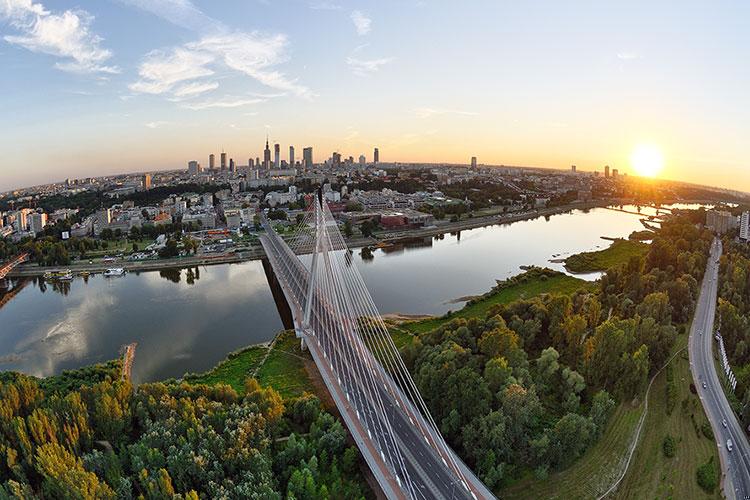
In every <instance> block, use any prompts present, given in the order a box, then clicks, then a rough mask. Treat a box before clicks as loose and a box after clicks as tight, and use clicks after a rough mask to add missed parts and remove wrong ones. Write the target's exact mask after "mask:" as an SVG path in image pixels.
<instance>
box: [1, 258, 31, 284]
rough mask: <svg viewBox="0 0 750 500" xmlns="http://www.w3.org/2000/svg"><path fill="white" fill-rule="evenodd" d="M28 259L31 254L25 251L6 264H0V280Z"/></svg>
mask: <svg viewBox="0 0 750 500" xmlns="http://www.w3.org/2000/svg"><path fill="white" fill-rule="evenodd" d="M27 260H29V254H28V253H26V252H24V253H22V254H20V255H17V256H16V257H14V258H13V259H12V260H10V261H8V262H6V263H5V264H2V266H0V280H3V279H5V277H6V276H7V275H8V273H10V272H11V271H12V270H13V268H15V267H16V266H17V265H19V264H22V263H24V262H26V261H27Z"/></svg>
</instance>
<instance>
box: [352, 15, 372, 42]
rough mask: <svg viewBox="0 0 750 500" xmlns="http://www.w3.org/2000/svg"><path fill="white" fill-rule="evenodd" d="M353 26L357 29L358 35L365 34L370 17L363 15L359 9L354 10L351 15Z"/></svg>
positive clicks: (368, 26) (368, 28) (370, 22)
mask: <svg viewBox="0 0 750 500" xmlns="http://www.w3.org/2000/svg"><path fill="white" fill-rule="evenodd" d="M351 18H352V22H353V23H354V27H355V28H356V29H357V34H358V35H360V36H361V35H366V34H368V33H369V32H370V29H371V24H372V19H370V18H369V17H367V16H366V15H364V14H363V13H362V12H361V11H359V10H355V11H353V12H352V15H351Z"/></svg>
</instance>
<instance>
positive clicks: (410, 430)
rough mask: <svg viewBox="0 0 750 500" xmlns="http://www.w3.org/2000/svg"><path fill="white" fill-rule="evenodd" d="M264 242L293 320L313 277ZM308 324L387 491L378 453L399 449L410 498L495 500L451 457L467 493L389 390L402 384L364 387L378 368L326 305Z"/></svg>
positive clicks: (325, 373)
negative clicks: (345, 347) (381, 411)
mask: <svg viewBox="0 0 750 500" xmlns="http://www.w3.org/2000/svg"><path fill="white" fill-rule="evenodd" d="M262 242H263V245H264V247H265V248H266V252H267V254H268V255H269V258H270V259H271V261H272V266H273V267H274V271H275V272H276V274H277V277H278V279H279V282H280V283H281V284H282V289H283V290H284V294H285V295H286V297H287V301H288V302H289V303H290V304H289V305H290V307H291V309H292V311H293V315H294V316H295V317H296V318H299V315H300V313H301V309H302V304H303V303H304V298H305V296H306V294H307V288H308V280H309V273H308V271H307V269H306V268H304V266H303V264H302V263H301V262H300V261H299V259H298V258H297V257H296V256H295V255H294V254H292V253H291V251H290V250H289V248H288V247H286V245H285V244H284V243H283V242H282V241H281V239H280V238H278V237H276V235H274V234H269V236H268V237H266V236H264V237H263V238H262ZM285 247H286V248H285ZM316 299H317V296H316ZM316 302H317V301H316ZM310 323H311V325H310V326H311V330H312V331H313V332H318V333H319V335H315V336H314V337H310V338H308V339H307V342H306V343H307V345H308V347H309V348H310V352H311V354H312V355H313V359H314V360H315V362H316V365H318V368H319V370H320V372H321V376H322V377H323V379H324V381H325V382H326V385H327V386H328V388H329V391H330V392H331V395H332V396H333V398H334V400H335V401H336V404H337V406H338V407H339V410H340V412H341V414H342V417H344V420H345V421H346V423H347V427H349V428H350V431H351V432H352V435H353V436H354V437H355V441H357V444H358V446H359V447H360V450H361V451H362V453H363V455H364V456H365V458H366V459H367V461H368V463H369V464H370V466H371V468H373V469H374V470H373V472H374V473H375V476H376V478H378V480H379V481H385V483H386V484H383V483H381V485H383V486H384V488H388V487H389V486H390V485H389V484H388V483H392V480H389V478H388V476H390V477H391V478H393V476H391V475H390V474H388V473H384V472H382V471H384V469H383V465H384V464H382V462H381V461H380V460H379V458H380V457H379V455H381V453H378V451H377V450H379V451H381V452H382V451H384V450H388V449H389V448H392V447H393V444H395V445H396V448H398V450H400V452H401V455H402V459H403V461H404V464H403V465H404V467H405V470H406V472H407V474H408V477H409V479H410V482H411V484H412V485H413V486H414V491H411V492H407V495H408V496H410V497H412V498H425V499H427V498H445V499H453V498H456V499H458V498H464V499H468V500H471V499H472V498H477V499H478V498H493V495H492V493H490V492H489V491H488V490H487V489H486V487H485V486H484V485H483V484H482V483H481V481H479V480H478V479H477V478H476V476H474V474H473V473H471V472H470V471H469V470H468V468H466V467H465V465H464V464H463V463H461V462H460V459H458V457H456V456H455V454H453V453H452V452H451V454H453V457H451V458H453V459H454V460H456V461H457V462H458V466H459V467H460V468H461V469H462V473H463V476H464V478H466V480H467V481H468V485H469V488H470V490H471V491H467V489H466V488H465V486H464V485H463V484H462V481H461V479H459V478H458V477H457V476H456V475H455V473H454V471H452V470H451V468H450V467H449V466H448V465H447V463H446V461H445V458H447V457H441V456H440V455H439V454H438V452H437V451H436V450H435V448H434V447H433V446H432V445H431V444H430V441H432V440H434V439H435V436H434V435H433V434H431V432H430V430H429V426H428V425H427V423H426V422H425V421H424V420H423V417H422V415H421V414H420V413H419V412H418V411H417V410H416V409H415V408H413V407H412V406H411V404H410V403H409V402H408V398H405V397H404V396H403V394H402V393H401V391H400V390H398V389H396V390H395V393H394V392H392V391H391V390H389V389H388V388H389V387H390V388H393V387H394V386H395V387H398V385H397V384H395V383H394V381H393V380H391V379H390V377H389V376H388V374H387V373H385V372H384V371H382V370H379V369H378V370H376V374H377V373H380V375H379V376H377V375H376V376H377V378H378V379H379V381H378V382H379V383H378V384H377V386H376V387H377V389H376V390H375V392H374V393H372V392H370V390H368V386H367V384H363V379H364V378H367V377H368V372H369V373H372V366H373V364H375V365H376V366H378V367H379V364H378V362H377V360H375V359H374V357H373V356H372V354H371V353H370V352H369V350H368V349H367V348H366V347H365V346H364V344H363V343H362V342H361V341H360V340H359V339H358V338H356V334H354V335H352V334H353V333H354V332H353V331H351V329H350V328H346V327H345V326H342V325H341V324H340V322H339V321H338V320H337V319H336V318H334V317H332V314H331V313H330V312H329V309H328V307H327V306H326V305H325V304H321V303H319V302H318V303H317V304H316V306H315V307H313V308H312V314H311V320H310ZM343 344H348V345H349V347H352V346H353V347H354V349H355V350H356V351H358V352H357V354H358V355H357V356H352V350H351V349H344V348H342V345H343ZM347 351H349V352H347ZM368 365H369V366H368ZM370 387H372V385H370ZM376 400H380V401H381V402H382V405H383V406H382V407H383V409H384V410H385V413H386V415H382V414H379V412H378V411H377V405H375V404H374V402H375V401H376ZM384 417H385V418H384ZM387 427H390V432H389V431H386V428H387ZM381 429H382V430H381ZM384 431H385V432H384ZM389 436H392V437H393V439H395V440H396V443H393V442H391V441H389ZM358 438H361V439H358ZM373 446H374V447H375V448H373ZM386 453H387V452H386ZM383 460H385V457H383ZM379 471H380V472H379ZM379 476H380V477H379ZM398 479H399V480H401V485H402V486H403V483H404V481H403V479H406V478H398ZM396 489H397V490H398V489H400V488H396ZM391 493H393V492H391Z"/></svg>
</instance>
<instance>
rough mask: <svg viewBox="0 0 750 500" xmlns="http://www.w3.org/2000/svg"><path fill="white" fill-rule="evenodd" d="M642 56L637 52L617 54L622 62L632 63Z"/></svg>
mask: <svg viewBox="0 0 750 500" xmlns="http://www.w3.org/2000/svg"><path fill="white" fill-rule="evenodd" d="M640 57H641V56H639V55H638V54H636V53H635V52H620V53H618V54H617V58H618V59H619V60H621V61H632V60H634V59H640Z"/></svg>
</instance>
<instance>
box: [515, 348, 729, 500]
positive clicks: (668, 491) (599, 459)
mask: <svg viewBox="0 0 750 500" xmlns="http://www.w3.org/2000/svg"><path fill="white" fill-rule="evenodd" d="M686 343H687V335H680V336H679V337H678V339H677V341H676V342H675V347H674V350H673V353H674V352H677V351H679V350H680V349H682V348H683V347H684V346H685V345H686ZM670 364H671V366H672V373H673V381H674V387H675V391H674V392H673V394H674V401H675V404H674V407H673V409H672V412H671V414H670V415H668V414H667V371H666V370H663V371H662V372H661V373H660V374H659V375H658V376H657V377H656V379H655V380H654V384H653V386H652V388H651V392H650V394H649V410H648V415H647V416H646V420H645V421H644V424H643V430H642V431H641V435H640V439H639V441H638V446H637V447H636V449H635V452H634V453H633V459H632V461H631V463H630V466H629V468H628V471H627V473H626V474H625V477H624V478H623V480H622V482H621V483H620V485H619V486H618V488H617V489H616V490H615V491H614V492H613V493H611V494H610V495H609V497H608V498H618V499H640V498H664V499H668V498H674V499H678V498H691V499H694V498H697V499H703V498H711V499H713V498H720V494H719V492H718V489H717V491H715V492H714V493H713V494H708V493H706V492H705V491H703V490H702V489H701V488H700V487H699V486H698V483H697V481H696V470H697V468H698V466H699V465H701V464H703V463H705V462H706V461H707V460H708V459H709V457H711V456H712V455H714V456H715V458H714V460H718V455H717V453H716V444H715V442H714V441H713V440H711V439H708V438H706V437H705V436H704V435H703V434H702V432H701V431H700V429H699V427H700V426H701V425H702V424H703V423H704V422H707V421H706V417H705V415H704V413H703V408H702V407H701V406H700V401H699V400H698V397H697V396H696V395H694V394H692V393H691V392H690V383H691V381H692V377H691V375H690V365H689V363H688V360H687V352H686V351H682V352H681V353H680V354H678V355H677V356H676V357H675V358H674V360H673V361H672V362H671V363H670ZM686 399H687V401H688V403H687V405H686V407H687V410H686V411H683V409H682V402H683V400H686ZM642 410H643V405H642V404H641V402H638V403H637V404H635V405H634V404H633V403H632V402H625V403H621V404H620V405H619V406H618V407H617V409H616V410H615V412H614V414H613V415H612V417H610V421H609V422H608V424H607V429H606V430H605V432H604V434H603V435H602V437H601V438H600V439H599V441H598V442H597V444H596V445H594V446H593V447H592V448H591V449H590V450H588V451H587V452H586V453H585V454H584V456H583V457H581V458H580V459H579V460H578V461H576V462H575V463H574V464H573V465H572V466H571V467H570V468H568V469H566V470H564V471H561V472H558V473H554V474H550V476H549V477H548V478H547V479H545V480H539V479H536V478H534V477H528V478H525V479H522V480H520V481H518V482H517V483H515V484H513V485H512V486H510V487H508V488H506V489H505V490H503V491H501V496H502V497H503V498H528V499H532V498H533V499H536V498H559V499H568V498H570V499H592V498H597V497H598V496H599V495H601V494H603V493H604V492H605V491H607V490H608V489H609V487H610V486H611V485H612V484H614V482H615V481H616V480H617V478H618V477H619V475H620V474H621V473H622V468H623V467H624V465H625V462H626V460H627V454H628V450H629V444H630V442H631V439H632V437H633V433H634V432H635V430H636V427H637V424H638V419H639V418H640V416H641V412H642ZM691 414H692V415H693V417H692V418H691ZM693 419H694V420H695V422H696V424H697V426H698V428H696V426H695V425H694V424H693ZM667 433H669V434H671V435H672V437H673V438H674V439H675V441H676V442H677V445H676V453H675V456H674V457H672V458H667V457H665V456H664V453H663V451H662V443H663V440H664V438H665V436H666V435H667Z"/></svg>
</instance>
